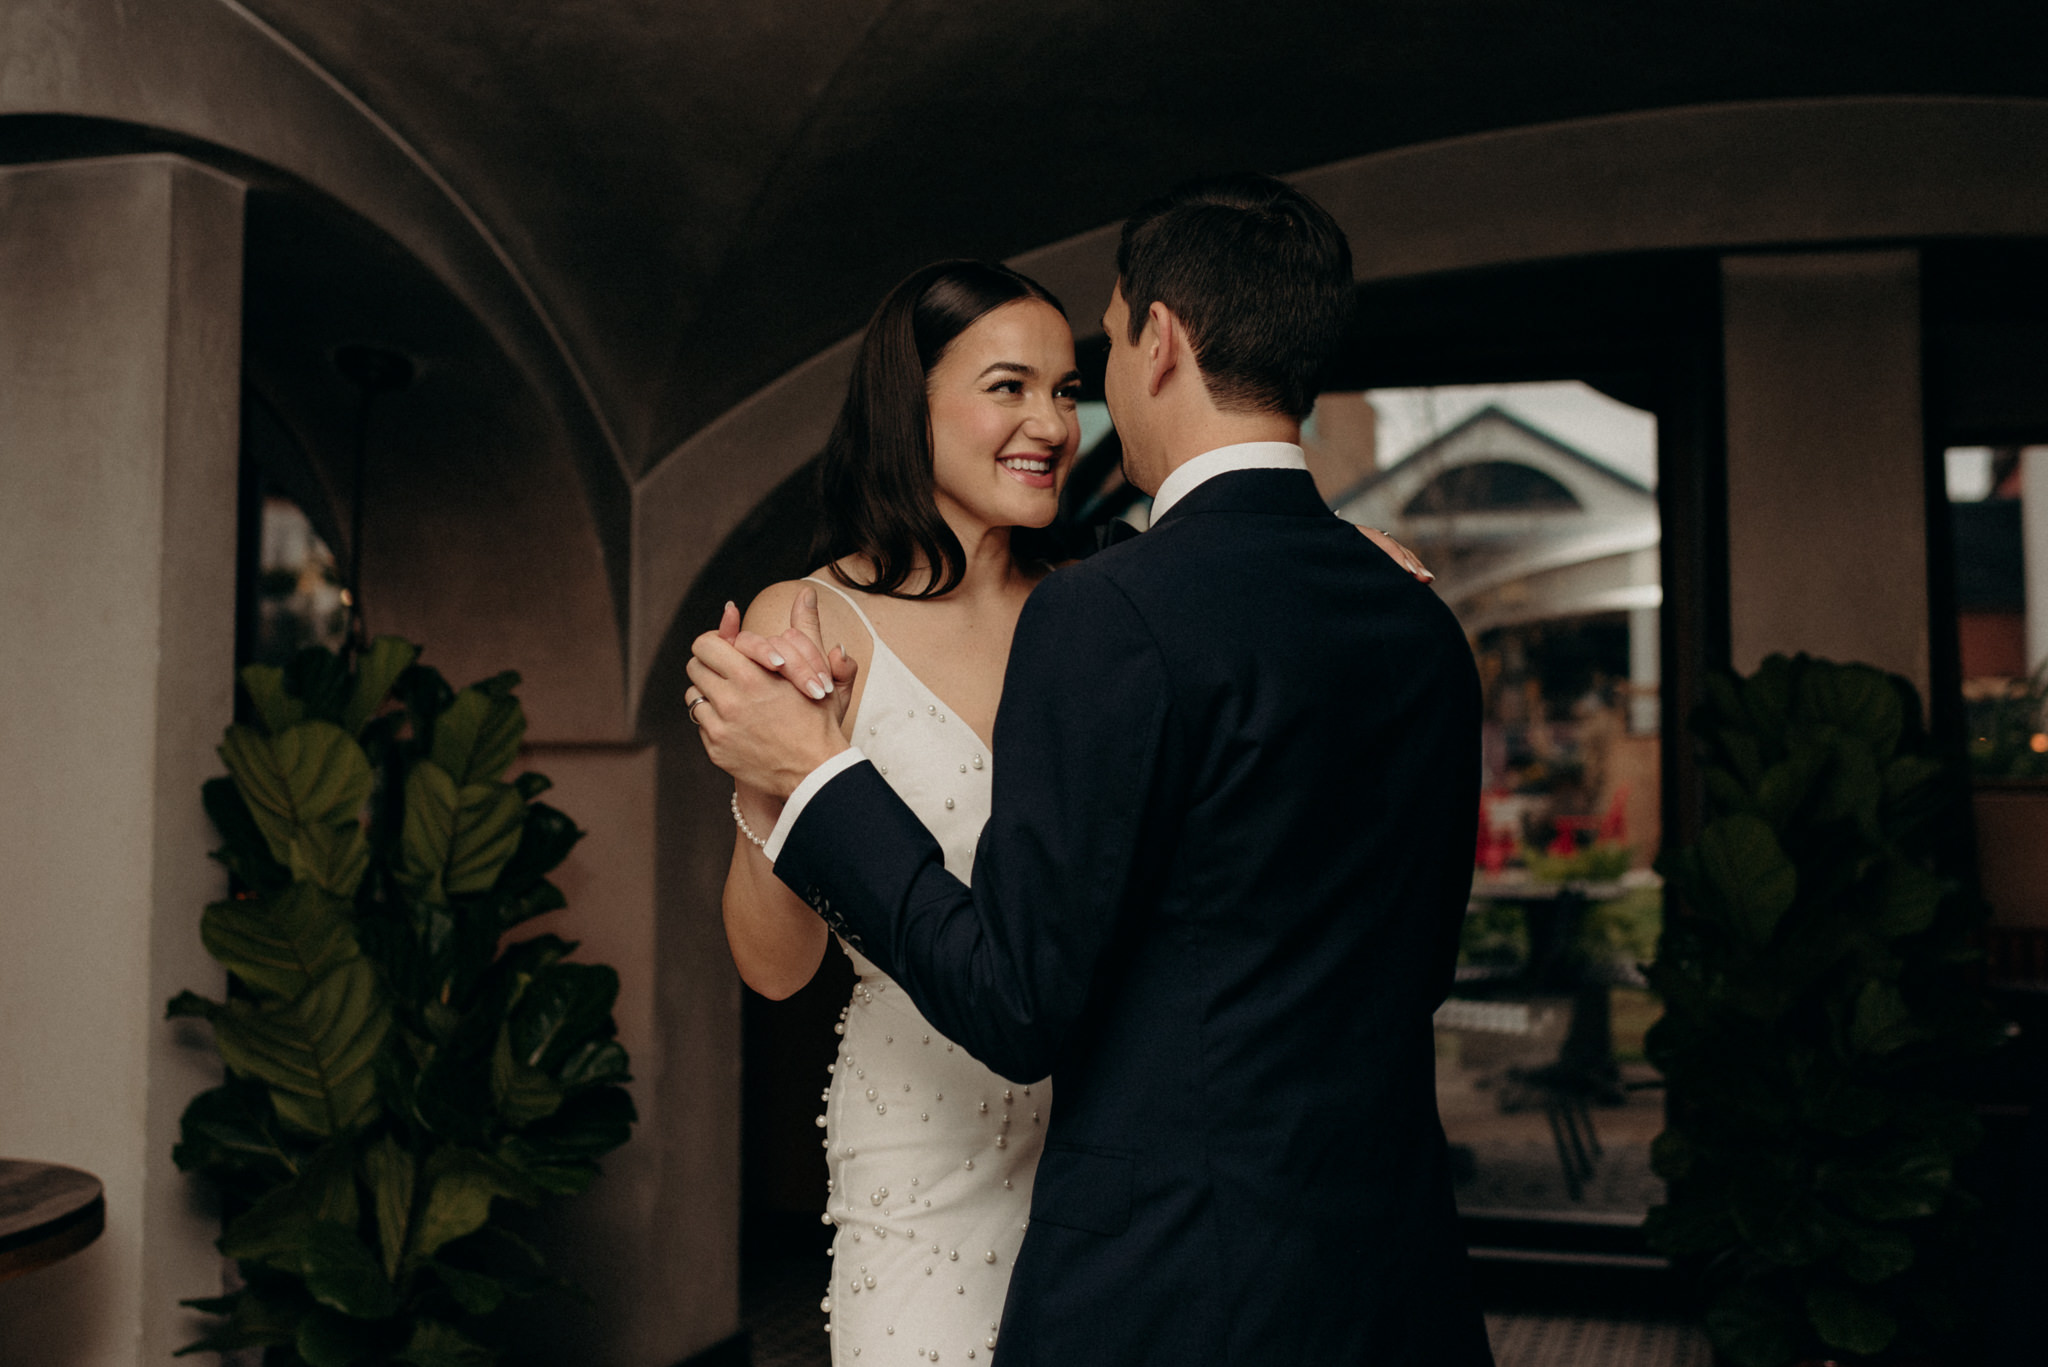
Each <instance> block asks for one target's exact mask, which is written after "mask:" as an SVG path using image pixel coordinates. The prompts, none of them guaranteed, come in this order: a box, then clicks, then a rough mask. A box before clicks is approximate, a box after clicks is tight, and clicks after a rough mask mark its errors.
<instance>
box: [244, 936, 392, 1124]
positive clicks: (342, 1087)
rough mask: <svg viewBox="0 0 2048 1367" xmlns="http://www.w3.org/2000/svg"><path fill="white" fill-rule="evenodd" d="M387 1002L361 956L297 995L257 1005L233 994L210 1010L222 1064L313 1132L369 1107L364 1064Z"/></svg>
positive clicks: (384, 1023)
mask: <svg viewBox="0 0 2048 1367" xmlns="http://www.w3.org/2000/svg"><path fill="white" fill-rule="evenodd" d="M390 1025H391V1010H390V1007H389V1005H388V1004H387V1003H386V1002H385V1000H384V997H383V993H382V992H381V990H380V989H379V988H378V985H377V975H376V971H375V970H374V969H373V968H372V967H371V966H370V963H369V961H368V960H366V959H362V958H352V959H346V960H343V961H342V962H341V963H338V964H336V965H335V966H334V967H333V968H331V969H329V970H328V972H327V973H326V975H325V976H323V977H322V978H321V979H320V980H319V981H318V982H316V983H315V984H314V985H313V986H312V987H311V988H310V989H309V990H308V991H307V992H306V993H305V995H304V996H302V997H300V998H299V999H298V1000H297V1001H294V1002H289V1003H276V1004H272V1005H270V1006H267V1007H261V1008H259V1007H258V1006H256V1005H255V1004H254V1003H252V1002H249V1001H247V1000H244V999H240V998H238V999H236V1000H234V1001H231V1002H229V1003H228V1004H227V1006H226V1007H225V1008H223V1009H221V1010H219V1011H217V1012H216V1013H215V1014H214V1016H213V1028H214V1039H215V1041H216V1042H217V1043H218V1044H219V1046H220V1052H221V1057H222V1059H224V1060H225V1061H226V1062H227V1065H228V1067H230V1068H232V1069H234V1070H235V1072H237V1073H239V1074H240V1075H241V1076H243V1077H246V1078H249V1079H251V1080H253V1081H257V1082H261V1083H264V1084H265V1085H266V1086H268V1087H269V1088H270V1095H271V1100H272V1102H273V1104H275V1105H276V1107H277V1113H278V1115H279V1116H280V1117H281V1118H282V1119H283V1120H284V1121H285V1123H286V1124H288V1125H293V1126H296V1127H298V1128H299V1129H302V1130H305V1131H307V1132H309V1133H312V1134H321V1135H329V1134H342V1133H346V1132H348V1131H351V1130H355V1129H358V1128H360V1127H361V1126H362V1125H364V1124H366V1123H368V1122H369V1120H370V1119H371V1118H372V1117H373V1116H374V1115H375V1114H376V1107H377V1084H376V1076H375V1073H374V1072H373V1070H372V1068H371V1064H372V1062H373V1061H374V1060H375V1058H376V1055H377V1049H378V1047H379V1046H380V1045H381V1044H382V1043H383V1042H384V1035H385V1032H386V1031H387V1030H388V1029H389V1028H390Z"/></svg>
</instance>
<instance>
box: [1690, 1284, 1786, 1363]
mask: <svg viewBox="0 0 2048 1367" xmlns="http://www.w3.org/2000/svg"><path fill="white" fill-rule="evenodd" d="M1705 1319H1706V1326H1707V1336H1708V1337H1709V1338H1711V1339H1712V1340H1713V1341H1714V1346H1715V1347H1716V1348H1718V1349H1720V1350H1721V1353H1722V1355H1723V1356H1725V1357H1726V1358H1727V1359H1728V1361H1729V1362H1731V1363H1733V1364H1735V1367H1786V1364H1788V1363H1790V1362H1791V1361H1792V1358H1793V1356H1794V1351H1793V1346H1794V1344H1795V1343H1796V1342H1797V1341H1798V1338H1799V1337H1800V1335H1799V1319H1798V1316H1797V1314H1796V1313H1795V1312H1794V1311H1793V1309H1792V1308H1791V1307H1790V1306H1788V1305H1786V1304H1784V1303H1782V1302H1780V1301H1779V1300H1778V1299H1777V1298H1776V1297H1774V1296H1772V1295H1770V1294H1769V1293H1768V1292H1765V1291H1763V1290H1762V1289H1760V1288H1757V1287H1753V1286H1741V1287H1736V1288H1734V1289H1732V1290H1729V1291H1726V1292H1723V1293H1722V1294H1721V1295H1719V1296H1716V1297H1715V1298H1714V1299H1713V1300H1712V1301H1710V1302H1709V1303H1708V1305H1707V1313H1706V1316H1705Z"/></svg>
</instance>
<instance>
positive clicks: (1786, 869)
mask: <svg viewBox="0 0 2048 1367" xmlns="http://www.w3.org/2000/svg"><path fill="white" fill-rule="evenodd" d="M1699 868H1700V872H1701V874H1702V875H1703V876H1704V877H1705V878H1706V880H1707V882H1708V884H1709V885H1710V886H1711V887H1712V888H1713V890H1714V892H1715V893H1716V894H1717V896H1718V897H1719V899H1720V901H1721V904H1722V906H1724V907H1725V908H1726V909H1727V911H1728V916H1729V919H1730V920H1731V921H1732V922H1733V923H1734V928H1735V929H1736V931H1737V932H1738V933H1740V934H1741V935H1742V937H1743V938H1744V939H1746V940H1748V941H1749V942H1750V943H1751V944H1754V945H1764V944H1768V943H1770V939H1771V935H1772V933H1773V932H1774V931H1776V930H1777V928H1778V922H1779V921H1780V920H1781V919H1782V918H1783V917H1784V915H1785V913H1786V912H1787V911H1788V910H1790V909H1791V906H1792V900H1793V898H1794V897H1796V896H1797V895H1798V891H1799V870H1798V869H1797V868H1795V867H1794V866H1793V864H1792V861H1791V860H1790V859H1787V858H1786V857H1785V851H1784V849H1783V848H1782V847H1781V846H1780V845H1779V844H1778V837H1777V836H1776V835H1775V834H1773V833H1772V831H1771V828H1770V826H1768V825H1767V824H1765V822H1764V821H1763V820H1762V819H1761V818H1759V817H1754V816H1749V815H1746V814H1737V815H1734V816H1725V817H1722V818H1721V819H1720V820H1718V821H1715V822H1714V823H1712V824H1711V825H1709V826H1708V827H1707V829H1706V831H1705V833H1704V834H1702V835H1701V837H1700V847H1699Z"/></svg>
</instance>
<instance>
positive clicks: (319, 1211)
mask: <svg viewBox="0 0 2048 1367" xmlns="http://www.w3.org/2000/svg"><path fill="white" fill-rule="evenodd" d="M357 1213H358V1208H357V1202H356V1185H355V1174H354V1173H353V1172H352V1171H351V1170H350V1158H349V1155H348V1153H347V1152H346V1150H345V1149H343V1148H340V1147H338V1146H337V1147H331V1148H328V1149H325V1150H323V1151H322V1152H321V1153H320V1154H318V1155H317V1156H316V1157H315V1158H314V1160H313V1161H312V1162H311V1163H309V1164H307V1166H306V1169H305V1171H304V1172H302V1173H300V1174H299V1175H298V1176H297V1177H296V1178H294V1179H293V1180H291V1181H289V1182H286V1183H285V1184H283V1185H282V1186H279V1187H275V1188H273V1189H272V1190H271V1191H270V1192H269V1193H268V1194H267V1195H265V1196H264V1198H263V1199H262V1200H260V1201H258V1202H257V1203H256V1204H255V1205H253V1206H251V1207H250V1208H249V1209H248V1210H246V1211H244V1212H243V1213H242V1214H241V1215H239V1216H237V1217H236V1218H235V1220H234V1221H233V1223H231V1224H230V1225H229V1226H228V1228H227V1233H226V1234H224V1235H223V1236H222V1237H221V1240H220V1251H221V1252H222V1253H224V1254H226V1255H227V1256H228V1257H230V1258H239V1259H242V1260H245V1261H248V1262H256V1263H262V1264H265V1265H267V1266H270V1267H277V1268H281V1269H283V1270H284V1271H288V1272H297V1271H298V1268H299V1252H300V1250H301V1249H302V1248H304V1247H305V1243H306V1240H307V1239H308V1238H309V1237H310V1232H311V1230H312V1228H313V1226H315V1225H317V1224H322V1223H325V1224H332V1225H336V1226H339V1227H341V1228H344V1229H346V1228H349V1227H352V1226H353V1225H354V1224H355V1222H356V1217H357Z"/></svg>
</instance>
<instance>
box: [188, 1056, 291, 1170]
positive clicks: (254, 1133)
mask: <svg viewBox="0 0 2048 1367" xmlns="http://www.w3.org/2000/svg"><path fill="white" fill-rule="evenodd" d="M178 1135H179V1142H178V1144H177V1146H176V1147H175V1148H173V1149H172V1150H171V1159H172V1161H173V1162H175V1163H176V1164H177V1165H178V1168H179V1170H180V1171H182V1172H195V1171H204V1172H208V1173H210V1174H212V1175H213V1176H214V1177H216V1178H219V1177H220V1176H221V1175H222V1174H224V1173H226V1172H253V1173H259V1174H262V1175H264V1176H266V1177H270V1178H272V1179H275V1180H285V1179H288V1178H289V1177H290V1176H291V1175H292V1173H293V1172H294V1171H295V1163H294V1160H293V1158H292V1156H291V1154H289V1153H288V1152H286V1150H285V1147H284V1142H283V1140H282V1139H280V1138H279V1137H278V1133H277V1116H276V1114H275V1113H274V1112H273V1111H272V1110H271V1108H270V1101H269V1094H268V1093H267V1092H266V1091H265V1090H264V1089H263V1088H261V1087H253V1086H251V1085H249V1084H248V1083H245V1082H242V1081H240V1080H239V1079H238V1080H235V1081H231V1082H228V1083H226V1084H224V1085H222V1086H219V1087H213V1088H209V1089H208V1090H206V1091H204V1092H201V1093H200V1094H199V1095H198V1096H195V1097H193V1098H192V1100H191V1102H190V1103H189V1104H188V1105H187V1106H186V1107H185V1113H184V1115H182V1116H180V1117H179V1119H178Z"/></svg>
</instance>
